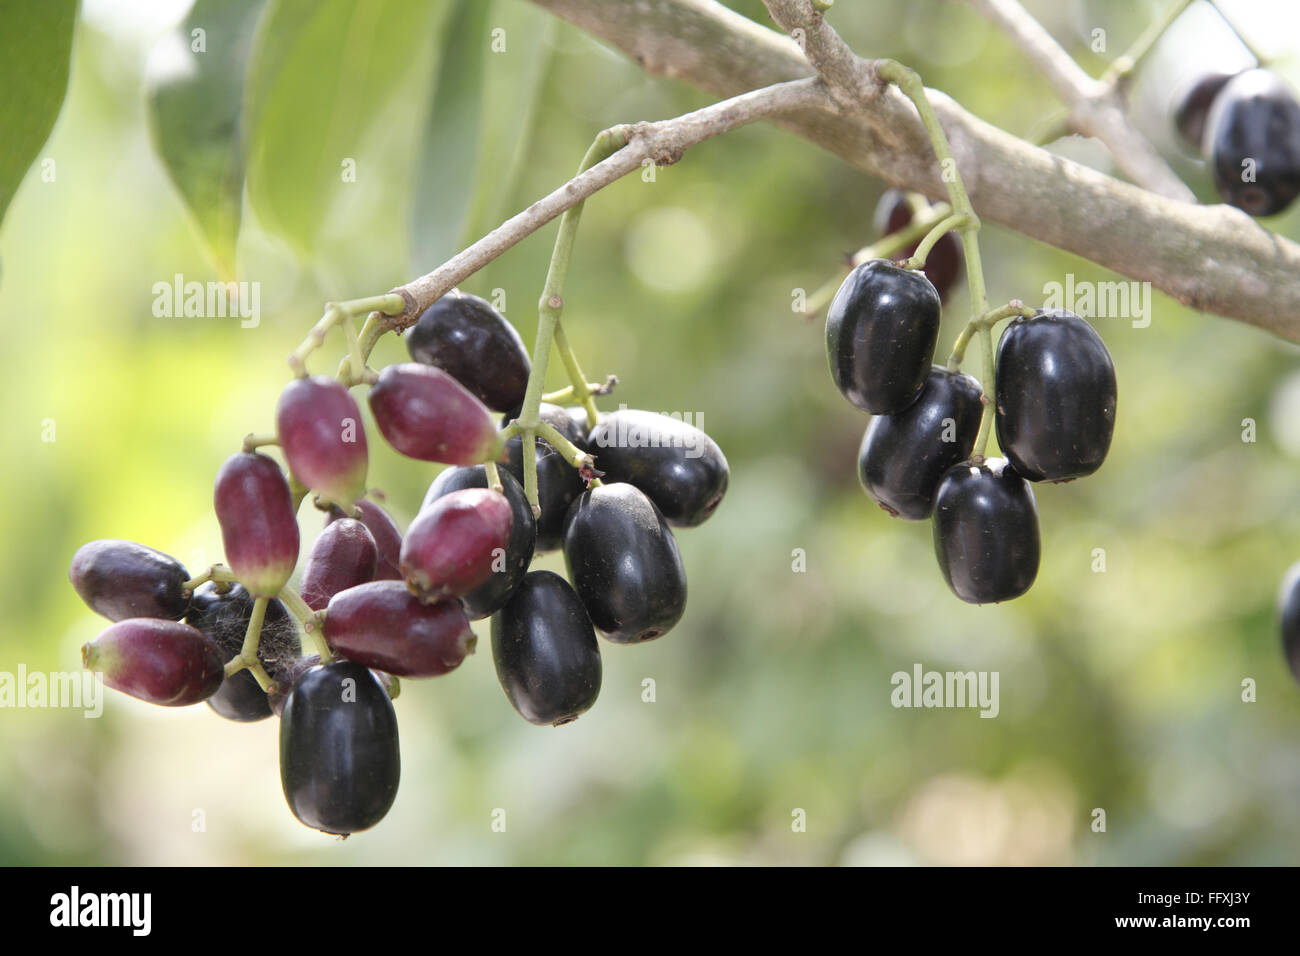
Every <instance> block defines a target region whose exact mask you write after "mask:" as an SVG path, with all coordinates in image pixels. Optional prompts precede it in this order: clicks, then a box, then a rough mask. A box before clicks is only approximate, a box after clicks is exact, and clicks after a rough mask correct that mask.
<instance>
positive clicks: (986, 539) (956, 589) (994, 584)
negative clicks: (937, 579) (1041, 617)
mask: <svg viewBox="0 0 1300 956" xmlns="http://www.w3.org/2000/svg"><path fill="white" fill-rule="evenodd" d="M934 553H935V557H937V558H938V559H939V570H940V571H942V572H943V578H944V580H945V581H947V582H948V587H950V588H952V592H953V593H954V594H956V595H957V597H959V598H961V599H962V600H963V601H965V602H967V603H968V604H990V603H993V602H996V601H1009V600H1011V599H1012V598H1016V597H1019V596H1020V595H1022V594H1024V593H1025V592H1026V591H1028V590H1029V586H1030V585H1031V584H1033V583H1034V578H1035V577H1037V575H1038V560H1039V554H1040V545H1039V539H1038V509H1037V506H1036V505H1035V504H1034V492H1033V489H1032V488H1030V486H1029V482H1027V481H1025V480H1024V479H1023V478H1021V477H1020V476H1019V475H1018V474H1016V472H1015V470H1014V469H1013V468H1012V467H1010V466H1009V465H1008V464H1007V463H1006V461H1004V460H1003V459H1001V458H995V459H992V460H990V461H986V462H983V463H982V464H976V463H975V462H971V461H968V462H962V463H961V464H959V465H954V466H953V467H952V468H950V469H948V473H947V474H946V475H944V476H943V480H942V481H941V482H939V489H938V491H936V492H935V496H934Z"/></svg>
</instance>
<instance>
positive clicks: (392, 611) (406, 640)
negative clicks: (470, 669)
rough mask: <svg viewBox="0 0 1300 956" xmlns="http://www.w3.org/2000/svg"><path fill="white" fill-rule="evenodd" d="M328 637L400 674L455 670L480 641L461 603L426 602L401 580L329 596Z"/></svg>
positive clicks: (342, 650) (363, 660) (343, 650)
mask: <svg viewBox="0 0 1300 956" xmlns="http://www.w3.org/2000/svg"><path fill="white" fill-rule="evenodd" d="M325 639H326V640H327V641H328V642H329V644H330V646H331V647H332V648H334V649H335V650H336V651H338V653H339V654H340V655H342V656H343V657H346V658H347V659H348V660H350V661H356V662H357V663H358V664H364V665H365V666H366V667H373V668H376V669H378V670H382V671H386V672H388V673H389V674H396V675H397V676H398V677H437V676H439V675H440V674H446V673H448V672H449V671H453V670H455V669H456V668H457V667H459V666H460V662H461V661H463V660H464V659H465V655H466V654H472V653H474V644H475V642H476V641H477V638H476V637H475V636H474V632H473V631H471V630H470V629H469V620H468V619H467V618H466V617H465V612H464V611H463V610H461V606H460V604H458V603H457V602H456V601H439V602H438V603H437V604H424V603H422V602H421V601H420V599H419V598H417V597H416V596H415V595H414V594H412V593H411V592H410V591H408V590H407V589H406V585H404V584H402V583H401V582H400V581H372V582H371V583H369V584H361V585H358V586H357V587H354V588H348V589H347V590H346V591H340V592H339V593H338V594H336V595H334V597H332V598H330V603H329V605H328V607H327V608H326V609H325Z"/></svg>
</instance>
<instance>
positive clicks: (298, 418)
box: [69, 292, 729, 834]
mask: <svg viewBox="0 0 1300 956" xmlns="http://www.w3.org/2000/svg"><path fill="white" fill-rule="evenodd" d="M407 343H408V348H409V351H410V354H411V356H412V358H413V359H414V360H415V361H413V362H409V363H403V364H397V365H392V366H389V367H387V368H385V369H383V370H382V372H380V374H379V375H378V376H377V378H376V380H375V381H374V382H373V384H372V385H371V388H370V393H369V405H370V410H371V412H372V414H373V417H374V420H375V422H376V424H377V425H378V427H379V430H380V432H381V433H382V434H383V436H384V438H385V439H387V441H388V442H389V444H391V445H392V446H393V447H394V448H396V449H397V450H398V451H399V452H401V453H402V454H404V455H406V456H408V457H411V458H416V459H420V460H423V461H430V462H439V463H444V464H449V465H453V466H454V467H451V468H449V469H446V470H444V471H443V472H442V473H441V474H439V475H438V476H437V478H436V480H435V481H434V482H433V484H432V486H431V487H430V488H429V491H428V494H427V495H426V497H425V499H424V502H423V505H422V507H421V510H420V513H419V515H418V516H417V517H416V519H415V520H414V521H413V522H412V523H411V526H410V527H409V528H408V529H407V531H406V533H405V534H404V535H403V534H402V532H401V531H400V529H399V528H398V526H397V525H396V524H395V522H394V521H393V519H392V517H391V516H390V515H389V514H388V513H387V511H385V509H384V508H383V507H382V506H381V505H380V504H379V503H378V502H377V501H375V500H373V499H372V498H369V497H364V495H365V494H366V475H367V460H368V458H367V447H366V438H365V431H364V429H363V428H362V424H361V414H360V409H359V408H358V406H357V404H356V402H355V401H354V400H353V398H352V396H351V395H350V394H349V392H348V390H347V388H345V387H344V386H343V385H342V384H340V383H339V382H336V381H334V380H333V379H329V378H324V377H315V378H299V379H296V380H295V381H293V382H292V383H290V384H289V386H288V387H286V388H285V390H284V392H283V393H282V395H281V397H280V401H279V404H278V406H277V409H276V437H275V442H274V443H276V444H278V445H279V447H280V449H281V452H282V453H283V455H284V459H285V462H286V464H287V466H288V475H286V474H285V471H284V470H282V469H281V467H280V465H279V464H277V462H276V461H275V460H273V459H272V458H270V457H269V456H267V455H265V454H262V453H261V452H259V451H257V450H255V449H253V448H249V447H246V448H245V450H243V451H241V452H239V453H237V454H235V455H233V456H232V457H231V458H230V459H228V460H227V461H226V462H225V464H224V465H222V467H221V469H220V471H219V473H218V475H217V479H216V486H215V492H214V503H215V510H216V515H217V519H218V522H219V524H220V527H221V533H222V541H223V547H224V553H225V558H226V563H227V565H228V570H227V569H222V568H219V567H218V568H214V569H213V571H211V572H209V574H207V575H202V576H200V577H199V578H192V577H191V576H190V574H189V572H188V571H187V570H186V569H185V568H184V567H183V566H182V565H181V564H180V562H179V561H177V560H176V559H175V558H172V557H170V556H168V555H165V554H162V553H161V552H158V551H155V550H153V549H151V548H147V547H144V546H143V545H139V544H135V543H134V542H129V541H118V540H103V541H95V542H91V543H90V544H87V545H85V546H84V547H82V548H81V549H80V550H78V552H77V554H76V556H75V557H74V558H73V561H72V566H71V569H70V572H69V576H70V578H71V580H72V583H73V585H74V587H75V588H76V590H77V592H78V594H80V595H81V597H82V598H83V599H84V600H85V601H86V603H87V604H88V605H89V606H90V607H91V609H93V610H94V611H96V612H98V613H100V614H102V615H104V616H105V617H107V618H108V619H110V620H111V621H113V622H114V623H113V624H112V625H111V626H110V627H108V628H107V629H106V630H104V631H103V632H102V633H101V634H100V635H99V636H98V637H97V638H96V639H95V640H93V641H91V642H90V643H88V644H87V645H85V647H84V648H83V659H84V663H85V666H86V667H88V668H90V669H92V670H95V671H97V672H100V673H102V674H103V677H104V680H105V682H106V683H107V684H108V685H109V686H110V687H114V688H116V689H118V690H121V691H123V692H125V693H128V694H131V695H132V696H135V697H138V698H140V699H142V700H145V701H149V702H151V703H155V704H162V705H166V706H182V705H188V704H194V703H197V702H200V701H205V700H206V701H207V702H208V704H209V706H210V707H211V708H212V709H213V710H214V711H216V712H217V713H218V714H221V715H222V716H224V717H228V718H230V719H232V720H238V721H253V720H260V719H263V718H266V717H269V716H271V715H272V714H276V715H278V716H279V717H280V770H281V779H282V781H283V785H284V793H285V797H286V799H287V801H288V803H289V806H290V808H291V809H292V811H293V813H294V815H295V816H297V818H298V819H299V820H300V821H302V822H303V823H304V824H306V825H308V826H311V827H314V828H317V829H319V830H323V831H326V832H330V833H342V834H347V833H351V832H354V831H356V830H362V829H365V828H367V827H370V826H373V825H374V824H376V823H378V822H379V820H380V819H381V818H382V817H383V816H384V814H385V813H387V812H388V809H389V807H390V806H391V805H392V802H393V800H394V798H395V796H396V793H397V784H398V778H399V773H400V761H399V749H398V737H397V718H396V714H395V712H394V709H393V705H392V703H391V698H392V697H393V696H395V695H396V692H397V689H398V681H397V678H424V677H435V676H438V675H442V674H446V673H448V672H450V671H452V670H454V669H455V668H456V667H458V666H459V665H460V663H461V662H462V661H463V660H464V658H465V657H466V655H468V654H470V653H472V652H473V651H474V647H475V640H476V639H475V636H474V633H473V631H472V630H471V629H470V621H472V620H480V619H483V618H487V617H491V625H490V628H491V635H492V652H493V658H494V660H495V663H496V669H497V674H498V677H499V678H500V681H501V686H502V687H503V689H504V690H505V693H506V696H507V697H508V698H509V700H510V702H511V704H513V705H514V707H515V709H516V710H517V711H518V712H519V713H520V714H521V715H522V716H523V717H525V718H526V719H527V720H529V721H531V722H533V723H535V724H554V725H559V724H564V723H567V722H569V721H572V720H575V719H576V718H577V717H578V716H579V715H580V714H582V713H583V712H585V711H586V710H587V709H588V708H590V707H591V706H592V704H593V703H594V702H595V700H596V696H597V694H598V693H599V690H600V683H601V659H600V650H599V647H598V644H597V638H596V635H597V633H598V632H599V633H601V634H603V635H604V636H605V637H606V638H607V639H608V640H610V641H612V642H615V643H634V642H639V641H647V640H651V639H653V638H656V637H659V636H661V635H663V634H664V633H666V632H667V631H668V630H669V629H670V628H672V627H673V625H675V624H676V623H677V621H678V620H679V619H680V618H681V616H682V613H683V611H684V610H685V605H686V576H685V572H684V570H683V567H682V562H681V557H680V555H679V553H678V550H677V544H676V541H675V540H674V537H673V533H672V531H671V530H670V525H671V526H676V527H691V526H693V525H697V524H699V523H701V522H702V521H704V520H705V519H706V518H708V517H709V515H710V514H712V513H713V511H714V509H715V508H716V507H717V506H718V504H719V503H720V501H721V500H722V497H723V495H724V493H725V492H726V489H727V482H728V476H729V472H728V467H727V461H726V458H725V457H724V456H723V454H722V451H721V449H719V448H718V446H717V445H716V444H715V443H714V442H713V441H712V440H711V439H710V438H709V437H708V436H707V435H705V434H704V432H703V431H701V430H700V429H698V428H695V427H694V426H692V425H690V424H687V423H685V422H683V421H681V420H679V419H677V418H675V417H670V416H666V415H658V414H654V413H650V412H644V411H632V410H627V409H620V410H619V411H617V412H612V413H609V414H606V415H603V416H601V417H600V420H599V421H598V422H596V423H595V425H594V427H592V428H590V429H589V428H587V427H586V426H587V421H586V415H585V413H582V414H576V415H575V414H574V413H573V411H572V410H569V409H565V408H562V407H558V406H551V405H543V407H542V410H541V417H542V418H543V420H545V421H546V422H548V423H549V424H551V425H552V426H554V427H555V428H556V429H558V430H559V431H560V432H561V433H562V434H563V435H564V436H565V437H566V438H568V439H569V440H570V441H571V442H572V443H573V444H574V445H575V446H577V447H578V448H580V449H581V450H582V451H583V452H584V453H586V454H587V456H588V457H589V458H590V459H593V460H594V459H595V458H596V457H597V456H598V457H599V461H600V468H601V471H600V472H596V471H595V470H594V468H591V469H588V472H589V473H586V474H583V473H580V472H579V471H578V470H577V469H575V468H574V467H572V465H571V463H570V462H569V461H567V460H566V459H564V458H563V457H562V456H561V455H559V454H557V453H556V452H555V450H554V449H553V448H551V446H550V445H548V444H546V443H545V442H544V441H542V440H540V439H539V440H538V441H537V443H536V445H537V460H536V465H537V479H538V504H539V506H540V511H539V513H537V514H535V513H534V510H533V508H532V506H531V505H530V504H529V502H528V501H527V499H526V498H525V495H524V491H523V481H524V469H523V461H522V451H523V443H522V439H520V438H518V437H515V438H513V439H511V440H510V441H507V442H505V443H504V444H503V443H502V442H501V437H502V436H501V435H500V434H499V432H498V429H497V424H496V421H495V417H494V415H493V412H504V411H507V410H517V409H519V408H520V406H521V405H522V403H523V400H524V394H525V391H526V386H527V382H528V378H529V374H530V365H529V360H528V355H527V353H526V352H525V350H524V346H523V342H522V340H521V339H520V337H519V335H518V333H517V332H516V331H515V329H514V328H513V327H512V326H511V325H510V323H509V322H507V321H506V319H505V317H504V316H502V315H501V314H500V313H499V312H498V311H497V310H496V309H494V308H492V306H491V305H490V304H489V303H487V302H485V301H484V300H482V299H479V298H477V297H474V296H469V295H464V294H461V293H459V292H453V293H451V294H449V295H448V296H445V297H444V298H442V299H440V300H439V301H438V302H436V303H435V304H434V305H433V306H431V307H430V308H429V309H428V310H426V311H425V313H424V314H423V315H422V316H421V317H420V319H419V320H418V322H417V323H416V324H415V326H414V327H413V328H412V329H411V331H410V333H409V334H408V336H407ZM509 417H510V416H507V418H509ZM268 443H269V442H268ZM255 444H256V443H255ZM498 460H499V461H501V466H500V469H499V471H498V477H499V481H500V487H501V490H500V491H497V490H494V489H493V487H492V486H491V482H490V479H489V468H488V463H493V462H495V461H498ZM597 474H599V475H601V476H602V477H603V478H604V481H603V482H601V481H599V480H594V477H595V475H597ZM295 486H296V493H295ZM307 492H311V493H312V494H313V495H314V496H315V503H316V505H317V507H320V508H322V509H323V510H325V511H326V512H327V517H326V523H325V527H324V529H323V530H322V531H321V533H320V534H319V536H318V537H317V538H316V540H315V542H314V543H313V545H312V547H311V550H310V553H309V555H308V557H307V561H306V564H305V567H304V568H303V571H302V574H301V578H300V583H299V586H298V588H297V590H296V591H293V590H290V589H289V588H288V587H287V585H288V582H289V579H290V576H291V575H292V574H293V572H294V570H295V568H296V566H297V564H298V558H299V544H300V542H299V529H298V520H297V507H298V504H299V502H300V501H301V500H302V496H303V495H304V494H306V493H307ZM559 548H563V550H564V556H565V560H566V563H567V566H568V572H569V580H568V581H566V580H565V579H564V578H563V577H561V576H559V575H557V574H554V573H552V572H550V571H542V570H538V571H529V565H530V563H531V561H532V558H533V555H534V554H535V553H537V552H542V551H548V550H555V549H559ZM206 578H211V579H210V580H205V579H206ZM200 582H201V583H200ZM570 582H572V583H570ZM259 616H260V619H261V620H260V627H259V626H258V625H257V624H256V623H255V622H256V621H257V619H258V618H259ZM298 621H301V623H302V625H303V629H304V630H305V631H306V632H307V633H308V635H309V636H311V637H312V638H313V640H315V641H317V642H318V643H317V647H318V648H322V644H321V643H320V642H323V646H324V647H325V648H328V651H329V653H330V657H331V659H330V660H329V661H327V662H322V660H321V656H320V655H319V654H318V655H312V656H303V644H302V638H301V634H300V631H299V627H298V623H297V622H298ZM250 632H256V633H257V634H259V635H260V637H259V638H258V639H257V641H256V645H257V646H256V654H255V655H253V654H252V652H251V648H252V644H251V643H249V641H248V637H247V636H248V635H249V634H250ZM232 662H234V663H232ZM228 671H229V673H227V672H228Z"/></svg>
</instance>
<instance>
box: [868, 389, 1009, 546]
mask: <svg viewBox="0 0 1300 956" xmlns="http://www.w3.org/2000/svg"><path fill="white" fill-rule="evenodd" d="M983 394H984V392H983V389H981V388H980V383H979V382H977V381H976V380H975V379H973V378H971V377H970V376H969V375H964V374H962V373H961V372H950V371H948V370H947V369H946V368H944V367H943V366H942V365H935V366H933V367H932V368H931V369H930V377H929V379H928V380H927V381H926V383H925V388H924V389H922V391H921V396H920V397H919V398H918V399H917V400H916V401H915V402H913V403H912V404H911V405H909V406H908V407H907V408H905V409H903V410H902V411H901V412H895V413H894V414H893V415H876V416H874V417H873V418H872V419H871V423H870V424H869V425H867V431H866V434H864V435H863V436H862V446H861V447H860V448H859V449H858V479H859V480H860V481H861V482H862V487H863V488H865V489H866V491H867V494H869V495H870V496H871V497H872V499H873V500H874V501H875V502H876V503H877V504H879V505H880V507H882V508H884V509H885V510H886V511H888V512H889V513H890V514H892V515H896V516H898V517H900V518H907V519H909V520H912V521H918V520H920V519H922V518H928V517H930V514H931V512H933V511H934V491H935V489H936V488H937V487H938V486H939V479H940V478H942V477H943V474H944V472H946V471H947V470H948V469H949V468H951V467H952V466H953V465H955V464H957V463H958V462H962V461H965V460H966V459H967V458H969V457H970V453H971V449H972V448H974V447H975V439H976V437H977V436H978V435H979V430H980V418H981V417H982V416H983V414H984V403H983V401H982V400H981V399H982V396H983Z"/></svg>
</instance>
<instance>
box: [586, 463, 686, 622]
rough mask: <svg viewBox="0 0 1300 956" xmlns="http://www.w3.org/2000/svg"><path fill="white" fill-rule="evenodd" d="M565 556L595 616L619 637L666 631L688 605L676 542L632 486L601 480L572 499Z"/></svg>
mask: <svg viewBox="0 0 1300 956" xmlns="http://www.w3.org/2000/svg"><path fill="white" fill-rule="evenodd" d="M564 561H565V564H566V565H567V566H568V569H569V580H570V581H572V582H573V589H574V590H575V591H577V593H578V597H579V598H581V600H582V604H583V606H584V607H585V608H586V609H587V613H588V614H589V615H590V616H591V622H592V623H593V624H595V625H596V627H597V628H599V629H600V631H601V633H603V634H604V635H605V637H607V638H608V639H609V640H611V641H614V642H615V643H618V644H630V643H634V642H636V641H648V640H652V639H654V638H656V637H660V636H662V635H663V634H666V633H667V632H668V631H669V629H671V628H672V626H673V625H674V624H676V623H677V622H678V620H680V619H681V616H682V613H683V612H684V611H685V610H686V571H685V569H684V568H683V567H682V559H681V555H680V554H679V553H678V551H677V542H676V541H675V540H674V539H673V533H672V531H671V529H669V527H668V524H667V522H665V521H664V518H663V515H661V514H660V513H659V509H658V508H656V507H655V504H654V502H653V501H651V500H650V499H649V498H647V497H646V496H645V494H644V492H642V491H641V490H639V489H638V488H635V487H633V486H632V485H629V484H625V483H622V482H619V483H617V484H610V485H601V486H599V487H597V488H592V489H591V490H589V491H585V492H583V493H582V495H581V496H580V497H579V498H578V500H577V501H575V502H574V503H573V507H572V508H571V509H570V511H569V522H568V528H567V530H566V531H565V535H564Z"/></svg>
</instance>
